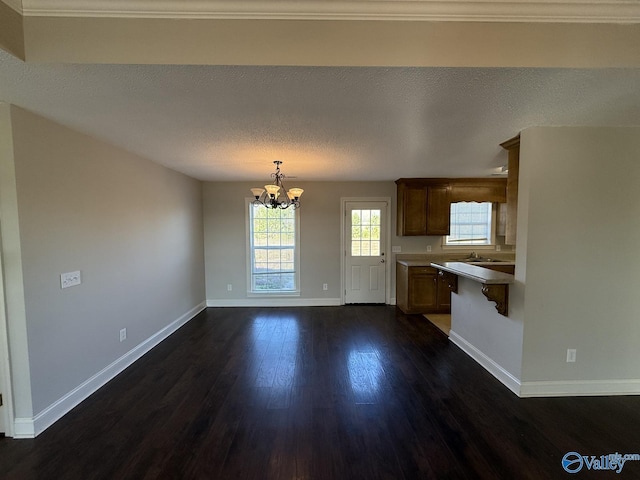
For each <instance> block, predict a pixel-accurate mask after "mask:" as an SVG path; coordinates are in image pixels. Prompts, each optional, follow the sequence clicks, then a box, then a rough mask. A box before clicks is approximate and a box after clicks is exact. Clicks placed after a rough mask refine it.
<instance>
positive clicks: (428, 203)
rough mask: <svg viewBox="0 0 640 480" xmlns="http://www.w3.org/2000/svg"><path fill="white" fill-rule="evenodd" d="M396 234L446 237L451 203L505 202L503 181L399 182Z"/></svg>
mask: <svg viewBox="0 0 640 480" xmlns="http://www.w3.org/2000/svg"><path fill="white" fill-rule="evenodd" d="M396 185H397V186H398V199H397V209H398V211H397V234H398V235H402V236H408V235H449V233H450V231H449V223H450V220H451V203H452V202H498V203H504V202H505V201H506V197H507V194H506V190H507V180H506V179H505V178H401V179H399V180H396Z"/></svg>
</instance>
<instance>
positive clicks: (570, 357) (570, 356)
mask: <svg viewBox="0 0 640 480" xmlns="http://www.w3.org/2000/svg"><path fill="white" fill-rule="evenodd" d="M575 361H576V349H575V348H568V349H567V363H573V362H575Z"/></svg>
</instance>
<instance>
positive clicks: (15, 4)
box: [0, 0, 23, 14]
mask: <svg viewBox="0 0 640 480" xmlns="http://www.w3.org/2000/svg"><path fill="white" fill-rule="evenodd" d="M0 1H2V3H4V4H5V5H7V6H8V7H10V8H12V9H13V10H15V11H16V12H18V13H20V14H22V13H23V11H22V0H0Z"/></svg>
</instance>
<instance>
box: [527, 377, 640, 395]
mask: <svg viewBox="0 0 640 480" xmlns="http://www.w3.org/2000/svg"><path fill="white" fill-rule="evenodd" d="M601 395H640V379H629V380H564V381H553V382H522V385H521V386H520V396H521V397H579V396H601Z"/></svg>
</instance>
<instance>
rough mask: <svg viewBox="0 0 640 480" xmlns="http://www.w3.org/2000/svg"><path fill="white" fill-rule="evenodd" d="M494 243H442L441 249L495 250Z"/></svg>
mask: <svg viewBox="0 0 640 480" xmlns="http://www.w3.org/2000/svg"><path fill="white" fill-rule="evenodd" d="M495 249H496V245H495V244H494V245H444V244H443V245H442V250H451V251H458V252H460V251H465V250H470V251H476V250H483V251H487V250H495Z"/></svg>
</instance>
